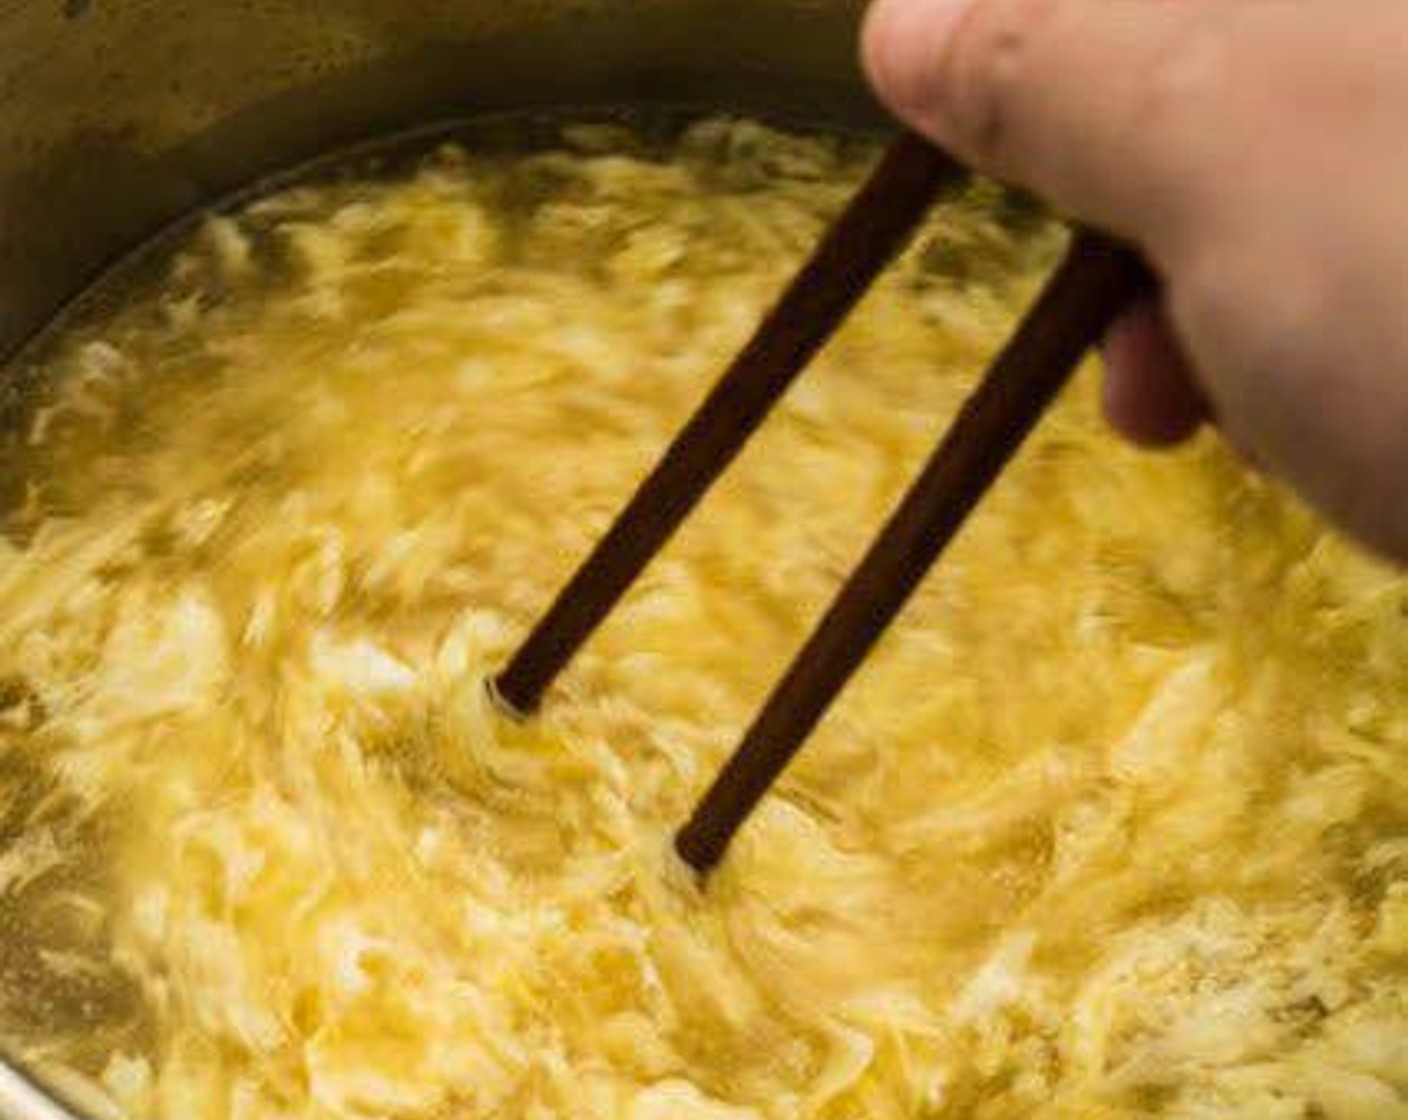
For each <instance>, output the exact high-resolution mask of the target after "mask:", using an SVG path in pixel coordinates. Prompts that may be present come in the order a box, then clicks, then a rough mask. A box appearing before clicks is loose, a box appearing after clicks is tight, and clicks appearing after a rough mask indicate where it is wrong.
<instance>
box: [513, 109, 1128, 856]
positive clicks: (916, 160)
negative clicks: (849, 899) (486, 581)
mask: <svg viewBox="0 0 1408 1120" xmlns="http://www.w3.org/2000/svg"><path fill="white" fill-rule="evenodd" d="M965 178H966V176H965V174H964V172H963V171H962V169H961V168H960V167H959V166H958V165H957V164H956V163H954V162H953V161H952V160H951V159H950V158H949V157H947V156H946V155H944V154H943V153H942V152H940V151H938V150H937V149H935V148H933V147H931V146H930V145H929V144H928V143H927V142H926V141H924V140H921V139H919V138H918V137H916V136H914V135H912V134H905V135H903V136H901V137H900V138H899V139H898V140H896V141H895V142H894V143H892V144H891V146H890V147H889V148H888V149H887V150H886V152H885V154H884V155H883V156H882V157H881V160H880V162H879V164H878V165H877V167H876V169H875V171H874V172H872V174H871V176H870V178H869V179H868V180H867V181H866V183H865V184H864V186H862V187H861V189H860V191H859V192H858V193H857V194H856V196H855V198H854V199H853V200H852V201H851V203H850V205H848V206H847V207H846V209H845V211H844V212H843V213H842V215H841V217H840V218H839V219H838V220H837V221H836V223H835V224H834V225H833V226H832V227H831V229H830V230H829V231H828V233H827V234H826V235H825V237H824V238H823V240H822V242H821V244H820V246H819V247H818V248H817V250H816V252H815V253H814V254H813V256H812V257H811V259H810V260H809V261H808V262H807V263H806V264H805V265H804V266H803V268H802V270H801V271H800V272H799V273H798V275H797V277H796V278H795V279H794V280H793V281H792V283H791V284H790V285H789V287H788V288H787V290H786V291H785V292H784V293H783V295H782V298H781V299H780V300H779V301H778V303H777V304H776V305H775V306H774V307H773V309H772V311H770V312H769V314H768V315H767V316H766V317H765V318H764V320H763V322H762V324H761V325H760V326H759V327H758V329H757V331H756V332H755V333H754V334H753V336H752V337H751V338H750V339H749V341H748V343H747V345H746V346H745V347H744V348H743V350H742V352H741V353H740V354H739V356H738V357H737V358H736V359H735V360H734V362H733V364H732V365H731V366H730V367H729V369H728V370H727V372H726V373H725V374H724V376H723V377H722V378H721V380H720V381H719V382H718V383H717V384H716V385H715V387H714V388H713V390H712V391H711V392H710V394H709V396H708V397H707V398H706V399H705V401H704V404H703V405H702V406H701V407H700V409H699V410H698V411H697V412H696V413H695V414H694V416H693V417H692V418H691V419H690V420H689V422H688V423H687V424H686V425H685V427H684V429H683V430H682V431H681V432H680V434H679V435H678V436H677V437H676V439H675V441H674V442H673V443H672V444H671V445H670V447H669V449H668V450H667V451H666V452H665V455H664V456H663V458H662V459H661V460H660V461H659V463H658V464H657V465H656V467H655V468H654V470H653V471H651V473H650V474H649V475H648V476H647V477H646V480H645V481H644V482H643V483H642V484H641V486H640V488H639V489H638V490H637V491H636V493H635V494H634V496H633V497H632V498H631V500H630V501H629V503H628V504H627V506H626V508H625V509H624V510H623V511H622V513H621V514H620V516H619V517H618V518H617V520H616V522H615V523H614V524H613V525H612V526H611V528H610V529H609V530H608V531H607V533H606V535H605V536H604V537H603V538H602V540H601V541H600V543H598V544H597V546H596V547H595V548H594V549H593V550H592V553H591V554H590V555H589V556H588V557H587V559H586V561H585V562H584V563H583V564H582V565H581V567H580V568H578V570H577V572H576V574H575V575H573V577H572V578H571V580H569V582H568V583H567V585H566V587H564V588H563V589H562V591H561V592H560V593H559V594H558V596H557V598H556V599H555V600H554V602H553V604H552V606H551V607H550V608H549V609H548V611H547V613H546V614H545V615H544V616H543V618H542V619H541V621H539V623H538V624H537V626H535V627H534V629H533V631H532V632H531V633H530V634H529V636H528V639H527V640H526V641H525V642H524V644H523V645H522V646H521V647H520V648H519V649H518V651H517V653H516V654H515V655H514V657H513V659H512V660H511V661H510V662H509V664H508V666H507V668H505V669H504V671H503V672H502V673H501V674H500V675H499V676H498V677H497V678H496V679H494V680H493V681H491V682H490V686H491V688H492V690H493V691H494V692H495V693H496V694H497V697H498V699H499V700H500V701H501V702H502V703H503V704H504V705H505V706H506V707H508V708H509V710H510V711H512V712H514V713H516V714H520V715H521V714H525V713H528V712H531V711H532V710H533V709H534V708H535V707H536V706H537V705H538V703H539V701H540V699H541V697H542V694H543V692H544V691H545V690H546V688H547V687H548V686H549V685H550V684H551V683H552V681H553V679H554V678H555V677H556V675H557V674H558V673H559V672H560V671H561V670H562V668H563V667H564V666H565V665H566V664H567V662H568V661H569V660H570V659H571V657H572V655H573V654H574V653H575V652H576V650H577V649H578V648H580V646H581V645H582V643H583V642H585V641H586V639H587V638H588V637H589V636H590V635H591V633H592V631H593V630H594V629H595V628H596V627H597V626H598V625H599V624H600V622H601V621H602V619H604V618H605V617H606V615H607V614H608V613H609V612H610V610H611V608H612V606H614V605H615V603H616V602H617V601H618V600H619V599H620V597H621V595H623V594H624V593H625V591H626V589H627V588H628V587H629V586H630V585H631V583H632V582H633V581H634V579H635V578H636V576H637V575H638V574H639V573H640V571H641V570H642V569H643V568H644V567H645V565H646V564H647V563H648V562H649V560H650V558H651V557H652V556H653V555H654V554H655V553H656V552H657V551H659V549H660V548H661V547H663V546H664V544H665V542H666V541H668V540H669V538H670V536H671V535H672V534H673V532H674V531H675V529H676V528H678V526H679V525H680V523H681V522H682V521H683V520H684V518H685V517H686V516H687V515H688V513H689V511H690V510H691V509H692V508H693V507H694V505H695V504H696V503H697V502H698V501H699V499H700V498H701V497H702V496H703V494H704V493H705V492H706V491H707V490H708V488H709V486H710V485H711V484H712V483H713V481H714V480H715V479H717V478H718V476H719V475H720V474H721V473H722V472H723V470H724V468H725V467H727V466H728V464H729V463H730V462H731V461H732V460H733V458H734V457H735V456H736V455H737V454H738V452H739V451H740V450H741V449H742V447H743V445H744V444H745V443H746V442H747V440H748V438H749V437H750V436H751V435H752V433H753V432H754V431H755V430H756V429H757V427H758V425H759V424H760V423H761V422H762V420H763V418H764V417H765V416H766V415H767V413H768V411H769V410H770V408H771V407H772V405H773V404H774V403H775V402H776V401H777V399H778V398H779V397H780V396H781V395H782V393H783V392H785V391H786V389H787V387H788V386H789V385H790V384H791V383H792V381H793V380H794V379H795V378H796V376H797V375H798V373H800V371H801V369H802V367H803V366H804V365H805V364H806V362H807V361H808V360H809V359H810V358H811V356H812V355H813V354H814V353H815V352H816V351H817V350H818V349H819V348H820V347H821V345H822V344H823V343H824V342H825V340H826V339H827V338H828V337H829V336H830V335H831V334H832V332H833V331H834V330H835V329H836V327H837V326H838V325H839V324H840V322H841V321H842V319H844V317H845V315H846V314H847V312H849V310H850V309H851V308H852V307H853V306H854V304H855V303H856V301H857V300H858V299H859V298H860V297H861V295H862V294H864V292H865V291H866V289H867V288H868V287H869V286H870V284H871V282H872V281H873V280H874V278H875V276H876V275H877V274H878V273H879V272H880V270H881V269H882V268H884V266H885V265H886V264H887V263H888V262H889V260H890V259H891V258H892V257H893V256H894V254H895V253H896V252H897V251H898V250H899V248H900V247H901V246H902V245H903V244H904V242H905V240H906V239H907V238H908V236H909V235H910V234H911V233H912V232H913V230H914V229H915V227H917V226H918V224H919V222H920V220H921V219H922V218H923V216H924V214H925V212H926V211H927V210H928V208H929V206H930V205H931V204H932V202H933V201H934V199H935V198H936V197H937V196H938V194H939V193H940V192H941V191H942V190H944V189H945V188H949V187H953V186H956V185H958V184H959V183H961V182H963V181H964V179H965ZM1149 283H1150V279H1149V276H1148V274H1147V272H1146V270H1145V269H1144V266H1143V265H1142V264H1141V263H1140V261H1139V259H1138V258H1137V257H1136V256H1135V255H1134V254H1133V253H1132V252H1131V251H1130V250H1128V249H1126V248H1124V247H1122V246H1120V245H1119V244H1117V243H1115V242H1113V241H1111V240H1110V239H1108V238H1106V237H1104V236H1103V235H1101V234H1097V233H1094V232H1090V231H1077V232H1076V234H1075V235H1074V237H1073V239H1072V242H1071V245H1070V247H1069V248H1068V250H1067V253H1066V256H1065V258H1064V259H1063V261H1062V262H1061V264H1060V265H1059V266H1058V268H1057V269H1056V271H1055V272H1054V273H1053V274H1052V276H1051V278H1050V279H1049V280H1048V281H1047V283H1046V285H1045V287H1044V288H1043V290H1042V292H1041V294H1040V295H1039V296H1038V298H1037V300H1036V302H1035V303H1034V304H1033V306H1032V308H1031V309H1030V310H1029V311H1028V313H1027V314H1026V316H1025V317H1024V318H1023V320H1022V322H1021V323H1020V324H1019V325H1018V327H1017V330H1016V332H1015V333H1014V334H1013V336H1012V338H1011V340H1010V341H1009V342H1008V343H1007V345H1006V346H1005V347H1004V348H1003V349H1002V351H1001V352H1000V353H999V355H998V356H997V358H996V359H995V360H994V362H993V364H992V365H991V366H990V367H989V369H988V372H987V373H986V374H985V375H984V377H983V379H982V381H981V382H980V383H979V385H978V388H977V389H976V390H975V391H974V393H973V394H972V396H971V397H970V398H969V399H968V401H967V402H966V403H965V405H964V406H963V408H962V409H961V410H960V412H959V414H958V417H957V418H956V419H955V420H954V421H953V423H952V425H951V426H950V428H949V430H948V432H947V433H946V434H945V436H944V437H943V439H942V440H941V442H940V443H939V446H938V447H937V448H936V450H935V451H934V453H933V455H932V456H931V457H930V459H929V461H928V463H927V464H926V465H925V467H924V469H923V470H922V472H921V473H920V475H919V477H918V479H917V480H916V481H915V482H914V484H913V485H912V486H911V488H910V489H909V491H908V492H907V493H906V494H905V496H904V498H903V499H902V500H901V501H900V504H899V505H898V507H897V508H896V509H895V512H894V513H893V514H892V515H891V517H890V520H889V522H888V523H887V524H886V525H885V527H884V529H883V530H882V531H881V532H880V534H879V535H878V536H877V537H876V539H875V541H874V543H873V544H872V545H871V547H870V549H869V550H868V551H867V553H866V555H865V557H864V559H863V560H862V561H861V563H860V565H859V567H857V568H856V570H855V572H854V573H853V574H852V575H851V577H850V578H849V579H848V580H847V582H846V584H845V586H844V587H843V588H842V589H841V592H840V593H839V594H838V595H837V597H836V598H835V600H834V601H833V602H832V604H831V606H830V607H829V608H828V610H827V611H826V613H825V615H824V616H823V618H822V620H821V622H820V623H819V624H818V626H817V628H816V630H815V631H814V632H813V633H812V635H811V637H810V638H809V639H808V640H807V642H806V644H805V645H804V646H803V647H802V649H801V651H800V652H799V653H798V654H797V657H796V659H795V660H794V661H793V663H792V665H791V667H790V668H789V669H788V671H787V673H786V674H785V675H784V676H783V678H782V680H781V681H780V682H779V683H778V685H777V686H776V688H774V690H773V692H772V693H771V695H770V696H769V697H768V699H767V701H766V703H765V704H764V706H763V708H762V710H761V711H760V712H759V714H758V716H757V718H756V719H755V720H754V722H753V723H752V725H751V726H750V727H749V729H748V731H747V733H746V734H745V735H744V737H743V740H742V742H741V743H740V745H739V747H738V749H737V750H736V751H735V752H734V754H733V755H732V757H731V758H730V759H729V760H728V762H727V763H726V764H725V766H724V768H723V769H722V771H721V772H720V773H719V775H718V777H717V778H716V779H715V781H714V782H713V784H712V785H711V786H710V788H709V790H708V791H707V792H706V793H705V795H704V797H703V799H702V800H701V801H700V802H699V805H698V806H697V807H696V809H695V811H694V813H693V815H692V816H691V817H690V819H689V821H688V823H686V825H685V826H684V828H682V829H681V830H680V832H679V834H678V835H677V837H676V840H675V846H676V849H677V850H678V852H679V854H680V856H681V857H682V858H683V859H684V860H685V861H686V862H687V863H689V864H690V865H691V866H692V867H693V868H695V870H696V871H698V872H700V873H701V874H703V873H707V872H708V871H709V870H710V869H711V868H713V867H714V866H715V865H716V864H717V863H718V861H719V860H720V859H721V858H722V857H723V854H724V852H725V850H726V849H727V847H728V844H729V842H730V840H731V839H732V838H733V836H734V834H735V833H736V832H737V830H738V828H739V827H740V826H741V825H742V823H743V821H744V820H745V819H746V818H747V815H748V813H749V812H751V810H752V809H753V807H754V806H756V805H757V803H758V801H759V800H760V799H761V798H762V796H763V794H764V793H766V792H767V790H768V788H769V787H770V786H771V784H772V783H773V782H774V781H775V780H776V779H777V777H778V775H779V774H780V773H781V772H782V770H783V769H784V767H785V766H786V765H787V763H788V762H789V761H790V760H791V758H792V757H793V755H795V754H796V752H797V750H798V749H799V748H800V746H801V744H802V742H803V740H804V739H805V738H806V736H807V735H808V734H809V733H810V731H811V730H812V728H813V727H815V726H816V723H817V722H818V721H819V720H820V719H821V717H822V715H823V714H824V713H825V711H826V709H827V708H828V707H829V706H830V704H831V702H832V701H833V700H834V699H835V697H836V696H837V694H838V693H839V692H840V691H841V689H842V688H843V687H844V686H845V684H846V682H847V681H848V680H849V679H850V677H851V675H852V674H853V673H854V672H855V670H856V669H857V667H858V666H859V665H860V663H861V661H862V660H864V658H865V656H866V654H867V653H868V652H869V651H870V649H871V648H872V647H873V646H874V644H875V642H876V641H877V640H878V639H879V637H880V635H881V634H882V633H883V632H884V630H885V628H886V627H887V626H888V625H889V624H890V622H891V621H893V619H894V618H895V616H896V615H897V614H898V613H899V611H900V609H901V607H902V606H903V605H904V603H905V601H906V600H907V599H908V598H909V596H910V594H911V593H912V592H913V591H914V589H915V587H916V586H917V585H918V583H919V581H920V580H921V579H922V578H923V576H924V574H925V572H927V571H928V569H929V567H930V566H931V565H932V564H933V563H934V561H935V560H936V559H937V558H938V556H939V554H940V553H941V552H942V551H943V549H944V547H945V546H946V545H947V544H948V542H949V541H950V540H951V539H952V538H953V536H954V534H955V533H956V532H957V531H958V529H959V528H960V527H961V526H962V524H963V521H964V519H965V518H966V517H967V515H968V514H969V513H970V512H971V511H972V509H973V507H974V506H975V505H976V504H977V502H978V501H979V499H980V498H981V497H982V496H983V494H984V493H985V492H986V491H987V489H988V487H989V486H991V484H992V482H993V480H994V479H995V478H996V477H997V475H998V474H999V473H1000V471H1001V470H1002V468H1003V466H1004V465H1005V464H1006V463H1007V461H1008V460H1009V459H1010V458H1011V457H1012V455H1013V454H1014V453H1015V452H1016V450H1017V448H1018V447H1019V446H1020V445H1021V443H1022V441H1023V439H1024V438H1025V437H1026V435H1027V434H1028V433H1029V432H1030V431H1031V429H1032V427H1033V426H1034V425H1035V424H1036V422H1037V420H1038V419H1040V417H1041V415H1042V413H1043V412H1044V411H1045V410H1046V408H1047V406H1048V405H1049V404H1050V403H1051V401H1052V399H1053V398H1054V397H1055V396H1056V394H1057V393H1058V392H1059V391H1060V389H1061V387H1062V386H1063V385H1064V384H1065V383H1066V381H1067V380H1068V379H1069V377H1070V375H1071V372H1072V371H1073V370H1074V369H1075V367H1076V365H1077V364H1078V363H1079V361H1080V358H1081V356H1082V355H1083V354H1084V352H1085V351H1086V350H1087V349H1088V348H1089V347H1090V346H1091V345H1093V344H1094V343H1096V342H1098V341H1099V339H1100V338H1101V337H1102V336H1103V334H1104V333H1105V330H1106V329H1107V328H1108V326H1109V325H1110V323H1111V322H1112V321H1113V320H1114V318H1115V317H1116V315H1118V313H1119V312H1120V310H1121V309H1122V308H1123V307H1125V306H1126V305H1127V304H1128V302H1129V301H1130V299H1132V298H1133V297H1134V296H1135V295H1136V294H1137V293H1138V292H1139V291H1140V290H1141V289H1143V288H1144V287H1145V286H1146V285H1148V284H1149Z"/></svg>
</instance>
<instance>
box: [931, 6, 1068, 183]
mask: <svg viewBox="0 0 1408 1120" xmlns="http://www.w3.org/2000/svg"><path fill="white" fill-rule="evenodd" d="M1057 3H1058V0H979V2H978V3H976V4H974V5H973V7H972V9H971V14H970V16H969V18H968V19H967V21H966V22H965V24H964V25H963V26H962V27H961V29H960V31H959V33H958V35H957V38H956V41H955V43H954V46H953V49H952V55H951V56H950V57H951V59H952V67H953V73H952V75H951V77H952V82H951V87H952V88H953V89H954V91H955V92H954V116H955V120H956V124H957V127H958V129H959V131H960V133H961V136H962V140H963V144H964V147H965V150H966V151H968V152H969V153H970V154H971V155H972V157H973V159H974V160H975V161H976V162H978V163H980V164H982V165H983V166H985V167H989V168H993V169H998V168H1000V167H1001V165H1002V163H1003V160H1004V158H1005V156H1006V154H1007V153H1008V152H1009V151H1010V150H1011V148H1012V146H1013V135H1014V132H1015V131H1016V126H1017V124H1018V121H1017V118H1018V115H1019V113H1020V110H1021V106H1022V102H1023V101H1024V99H1025V98H1026V97H1028V96H1029V95H1030V92H1031V89H1030V87H1031V85H1032V71H1033V66H1032V56H1033V53H1034V48H1035V46H1036V44H1037V42H1038V40H1039V38H1040V36H1041V35H1042V34H1044V32H1045V30H1046V27H1047V24H1048V21H1049V19H1050V18H1051V16H1052V13H1053V11H1054V9H1055V8H1056V6H1057Z"/></svg>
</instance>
